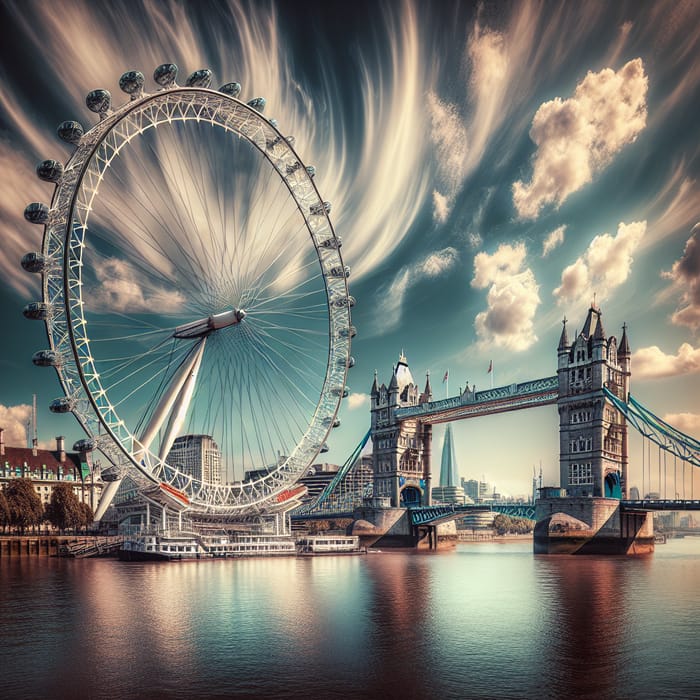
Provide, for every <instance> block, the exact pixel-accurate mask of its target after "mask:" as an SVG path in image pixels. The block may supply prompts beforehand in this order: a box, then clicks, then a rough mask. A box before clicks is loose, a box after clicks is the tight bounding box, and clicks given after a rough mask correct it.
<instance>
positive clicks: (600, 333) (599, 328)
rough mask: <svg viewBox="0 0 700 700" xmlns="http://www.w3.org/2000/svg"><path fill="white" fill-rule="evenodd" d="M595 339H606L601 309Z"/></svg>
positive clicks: (594, 333)
mask: <svg viewBox="0 0 700 700" xmlns="http://www.w3.org/2000/svg"><path fill="white" fill-rule="evenodd" d="M593 338H594V339H595V340H605V331H604V330H603V319H602V313H601V312H600V309H599V310H598V322H597V323H596V327H595V331H594V332H593Z"/></svg>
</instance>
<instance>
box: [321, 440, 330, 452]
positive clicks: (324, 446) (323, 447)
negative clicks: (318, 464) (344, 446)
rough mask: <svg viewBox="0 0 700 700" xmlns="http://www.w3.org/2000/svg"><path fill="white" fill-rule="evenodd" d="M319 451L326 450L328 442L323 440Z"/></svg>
mask: <svg viewBox="0 0 700 700" xmlns="http://www.w3.org/2000/svg"><path fill="white" fill-rule="evenodd" d="M319 452H321V453H323V452H328V443H327V442H324V443H323V445H321V449H320V450H319Z"/></svg>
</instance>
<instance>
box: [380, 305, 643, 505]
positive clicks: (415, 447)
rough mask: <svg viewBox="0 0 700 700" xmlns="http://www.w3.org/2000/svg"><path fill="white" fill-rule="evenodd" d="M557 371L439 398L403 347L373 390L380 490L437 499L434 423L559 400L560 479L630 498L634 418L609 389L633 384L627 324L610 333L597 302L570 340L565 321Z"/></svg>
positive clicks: (566, 485) (401, 501)
mask: <svg viewBox="0 0 700 700" xmlns="http://www.w3.org/2000/svg"><path fill="white" fill-rule="evenodd" d="M557 356H558V365H557V375H556V376H553V377H545V378H542V379H535V380H529V381H525V382H521V383H517V384H510V385H507V386H502V387H498V388H494V389H486V390H484V391H476V390H475V389H474V388H470V387H469V386H467V387H466V388H465V389H464V390H463V391H460V393H459V395H457V396H454V397H450V398H447V399H441V400H437V401H433V400H432V388H431V385H430V376H429V375H428V376H427V377H426V382H425V388H424V389H423V390H422V391H421V390H420V388H419V386H418V385H417V384H416V382H415V381H414V379H413V376H412V374H411V371H410V369H409V366H408V361H407V359H406V356H405V355H404V354H403V352H402V353H401V356H400V358H399V361H398V363H397V364H396V365H395V366H394V368H393V370H392V375H391V378H390V381H389V383H388V385H386V384H384V383H382V384H379V380H378V378H377V375H376V373H375V377H374V383H373V384H372V389H371V409H370V410H371V437H372V444H373V466H374V493H375V496H379V497H384V498H388V499H390V503H391V505H392V506H393V507H401V506H428V505H431V470H432V448H431V442H432V426H433V425H436V424H439V423H449V422H451V421H456V420H463V419H466V418H475V417H479V416H484V415H489V414H493V413H502V412H506V411H515V410H522V409H525V408H533V407H537V406H545V405H552V404H557V407H558V411H559V436H560V450H559V453H560V464H559V466H560V479H561V480H560V484H561V487H562V489H565V490H566V493H567V495H570V496H576V497H579V496H581V497H588V496H600V497H606V496H607V497H612V498H618V499H619V498H622V497H624V496H625V495H626V488H627V483H626V475H627V467H628V436H627V424H626V421H625V419H624V416H623V415H622V413H621V412H620V411H619V410H618V408H617V407H616V405H615V404H614V403H613V401H612V400H611V398H610V397H609V394H608V393H606V389H607V390H608V391H609V392H611V393H612V394H613V395H614V396H616V397H617V398H618V399H620V400H621V401H625V400H626V397H627V395H628V392H629V384H630V374H631V373H630V348H629V342H628V339H627V330H626V328H625V327H623V329H622V336H621V339H620V341H619V343H618V340H617V338H616V337H615V336H614V335H611V336H606V334H605V330H604V328H603V322H602V313H601V310H600V308H599V307H597V306H595V305H592V306H591V307H590V308H589V309H588V313H587V315H586V319H585V322H584V324H583V327H582V329H581V331H580V332H579V331H577V332H576V333H575V334H574V337H573V340H572V341H571V342H570V341H569V338H568V331H567V327H566V320H564V324H563V329H562V332H561V337H560V339H559V345H558V348H557Z"/></svg>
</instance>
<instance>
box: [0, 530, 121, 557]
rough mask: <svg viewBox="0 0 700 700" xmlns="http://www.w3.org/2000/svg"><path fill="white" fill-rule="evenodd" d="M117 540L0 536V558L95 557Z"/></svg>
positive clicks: (81, 537) (60, 536)
mask: <svg viewBox="0 0 700 700" xmlns="http://www.w3.org/2000/svg"><path fill="white" fill-rule="evenodd" d="M118 539H119V538H111V537H90V536H85V535H82V536H81V535H0V557H60V556H95V555H99V554H102V553H104V554H107V553H108V550H110V549H112V546H111V545H112V544H113V543H112V540H115V541H116V540H118ZM88 552H90V553H89V554H87V553H88Z"/></svg>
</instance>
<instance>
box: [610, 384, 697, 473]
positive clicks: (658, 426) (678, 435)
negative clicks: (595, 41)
mask: <svg viewBox="0 0 700 700" xmlns="http://www.w3.org/2000/svg"><path fill="white" fill-rule="evenodd" d="M603 391H604V392H605V396H606V397H607V398H608V399H609V400H610V401H611V402H612V403H613V404H614V405H615V407H616V408H617V409H618V410H619V411H620V412H621V413H622V414H623V415H624V416H625V418H626V419H627V421H628V422H629V424H630V425H632V426H633V427H634V428H635V430H637V432H639V433H640V434H641V435H642V436H643V437H645V438H648V439H649V440H651V441H652V442H654V443H656V444H657V445H658V446H659V449H661V450H665V451H666V452H670V453H671V454H672V455H675V456H676V457H678V458H680V459H681V460H683V461H684V462H688V463H689V464H692V465H693V466H694V467H700V441H698V440H696V439H695V438H693V437H691V436H690V435H686V434H685V433H682V432H681V431H680V430H677V429H676V428H674V427H673V426H672V425H669V424H668V423H666V421H664V420H662V419H661V418H659V417H658V416H656V415H655V414H653V413H652V412H651V411H650V410H649V409H647V408H645V407H644V406H643V405H642V404H640V403H639V402H638V401H637V400H636V399H634V397H633V396H632V395H631V394H629V395H628V397H627V402H625V401H622V400H621V399H620V398H618V397H617V396H615V394H613V393H612V392H611V391H610V390H609V389H608V388H607V387H604V388H603ZM660 468H661V467H660V465H659V469H660ZM660 478H661V477H660V475H659V479H660Z"/></svg>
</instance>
